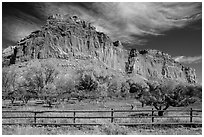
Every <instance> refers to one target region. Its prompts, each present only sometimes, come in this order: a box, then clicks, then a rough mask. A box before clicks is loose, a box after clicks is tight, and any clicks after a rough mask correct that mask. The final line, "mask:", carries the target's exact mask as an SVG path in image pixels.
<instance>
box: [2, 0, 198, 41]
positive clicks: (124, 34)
mask: <svg viewBox="0 0 204 137" xmlns="http://www.w3.org/2000/svg"><path fill="white" fill-rule="evenodd" d="M28 5H29V6H30V7H31V6H32V8H30V10H32V11H29V13H24V14H28V15H23V16H26V17H28V18H29V17H30V18H31V19H32V18H33V17H31V16H34V15H35V18H36V17H38V18H39V19H43V18H45V17H47V16H49V15H52V14H57V13H59V14H64V15H65V14H76V15H78V16H80V17H81V18H83V19H85V20H88V21H89V22H91V23H92V24H94V25H95V27H96V29H97V30H98V31H103V32H105V33H107V34H108V35H109V36H110V37H111V38H112V39H113V40H121V41H123V42H132V43H135V44H140V45H141V44H144V43H145V42H146V39H145V38H144V36H146V35H155V36H158V35H163V32H164V31H167V30H170V29H174V28H182V27H185V26H186V25H188V24H189V23H191V22H194V21H197V20H199V19H201V18H202V15H201V13H202V8H201V5H202V3H189V2H188V3H181V2H180V3H168V2H165V3H158V2H157V3H148V2H145V3H138V2H137V3H133V2H131V3H130V2H123V3H108V2H106V3H99V2H96V3H90V2H88V3H69V2H67V3H46V2H45V3H31V4H28ZM28 5H27V6H26V8H29V7H28ZM3 6H4V5H3ZM18 10H19V11H21V9H18ZM16 12H18V11H16ZM19 20H20V21H23V20H25V19H24V18H21V19H19ZM19 20H18V21H19ZM25 21H27V22H28V23H29V24H31V27H30V28H31V29H30V28H29V26H28V25H26V26H24V30H25V32H27V31H30V30H32V29H33V28H34V27H33V26H35V27H36V26H38V25H35V24H37V23H36V22H35V21H34V20H31V21H28V20H25ZM3 23H4V22H3ZM3 26H4V24H3ZM19 28H22V26H21V25H19ZM14 31H16V32H14V33H15V34H17V35H18V32H20V31H18V29H16V30H14ZM21 33H23V32H21ZM19 35H20V34H19ZM25 35H27V33H25ZM22 36H23V34H21V35H20V36H19V37H22ZM141 37H143V38H141Z"/></svg>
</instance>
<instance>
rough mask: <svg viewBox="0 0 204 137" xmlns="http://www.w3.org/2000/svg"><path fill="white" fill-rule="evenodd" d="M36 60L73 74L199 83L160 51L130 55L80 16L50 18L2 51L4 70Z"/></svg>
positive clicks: (190, 71)
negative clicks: (85, 71) (95, 72)
mask: <svg viewBox="0 0 204 137" xmlns="http://www.w3.org/2000/svg"><path fill="white" fill-rule="evenodd" d="M36 59H37V60H48V59H49V60H52V59H53V62H55V61H54V60H59V61H56V62H57V63H58V65H57V67H59V68H61V67H62V65H61V66H60V62H63V63H64V64H63V65H64V66H63V68H66V69H70V70H75V69H76V70H78V69H87V66H89V67H88V68H89V69H90V68H93V70H98V69H102V70H104V71H106V72H109V73H111V75H115V76H116V75H118V76H119V77H120V76H121V78H122V77H134V79H139V80H161V79H170V80H176V81H179V82H187V83H196V74H195V70H194V69H192V68H189V67H185V66H183V65H182V64H180V63H178V62H176V61H175V60H173V59H172V58H171V56H170V55H168V54H166V53H163V52H161V51H158V50H141V51H138V50H136V49H132V50H130V51H128V50H126V49H124V47H123V46H122V44H121V42H120V41H115V42H114V41H112V40H111V39H110V38H109V37H108V36H107V35H106V34H104V33H102V32H98V31H96V29H95V27H94V26H92V25H91V24H90V23H88V22H86V21H84V20H81V19H79V18H78V17H77V16H69V15H66V16H61V15H53V16H50V17H49V18H48V20H47V23H46V24H45V25H44V26H42V28H41V29H40V30H36V31H35V32H32V33H31V34H30V35H29V36H27V37H25V38H23V39H21V40H20V41H18V42H17V44H16V45H14V46H10V47H8V48H7V49H5V50H4V51H3V66H5V67H6V66H9V65H12V64H16V65H19V64H21V63H25V62H30V61H32V60H36ZM55 65H56V64H55ZM73 65H75V66H74V67H73ZM24 67H27V66H26V65H24ZM59 70H61V69H59Z"/></svg>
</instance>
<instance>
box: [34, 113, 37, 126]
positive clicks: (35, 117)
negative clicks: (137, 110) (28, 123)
mask: <svg viewBox="0 0 204 137" xmlns="http://www.w3.org/2000/svg"><path fill="white" fill-rule="evenodd" d="M36 115H37V112H34V123H35V124H36Z"/></svg>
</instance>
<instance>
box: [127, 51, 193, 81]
mask: <svg viewBox="0 0 204 137" xmlns="http://www.w3.org/2000/svg"><path fill="white" fill-rule="evenodd" d="M126 72H127V73H133V74H138V75H141V76H144V77H145V78H147V79H155V80H158V79H172V80H177V81H182V82H187V83H196V74H195V70H194V69H192V68H189V67H185V66H183V65H182V64H180V63H178V62H176V61H175V60H174V59H172V58H171V56H170V55H168V54H166V53H163V52H161V51H158V50H141V51H137V50H136V49H132V50H130V52H129V57H128V61H127V62H126Z"/></svg>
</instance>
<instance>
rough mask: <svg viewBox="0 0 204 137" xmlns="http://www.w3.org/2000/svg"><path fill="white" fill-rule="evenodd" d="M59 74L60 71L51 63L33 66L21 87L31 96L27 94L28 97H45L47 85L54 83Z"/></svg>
mask: <svg viewBox="0 0 204 137" xmlns="http://www.w3.org/2000/svg"><path fill="white" fill-rule="evenodd" d="M57 75H58V71H56V70H55V68H54V67H53V66H52V65H51V64H49V63H46V64H42V66H41V67H35V66H32V67H31V68H30V69H29V70H28V71H27V73H26V74H25V76H24V82H23V83H22V84H21V89H22V90H24V92H25V93H26V95H28V96H30V97H28V96H27V97H28V98H27V99H30V98H31V96H36V95H37V96H38V97H40V98H44V95H45V94H43V92H44V91H46V90H44V89H45V88H46V86H47V85H49V84H52V83H53V81H54V79H55V78H56V76H57ZM23 88H24V89H23ZM48 89H49V88H48Z"/></svg>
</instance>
